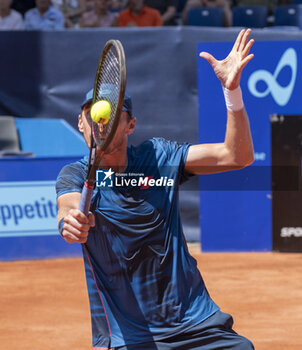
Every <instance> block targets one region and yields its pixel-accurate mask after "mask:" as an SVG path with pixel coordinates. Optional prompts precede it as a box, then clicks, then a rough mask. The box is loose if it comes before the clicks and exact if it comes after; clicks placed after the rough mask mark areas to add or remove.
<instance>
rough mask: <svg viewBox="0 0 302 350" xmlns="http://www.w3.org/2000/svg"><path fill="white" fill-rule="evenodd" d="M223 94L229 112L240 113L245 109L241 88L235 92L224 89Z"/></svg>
mask: <svg viewBox="0 0 302 350" xmlns="http://www.w3.org/2000/svg"><path fill="white" fill-rule="evenodd" d="M223 93H224V99H225V104H226V107H227V109H228V110H229V111H232V112H236V111H240V110H241V109H242V108H243V107H244V104H243V99H242V92H241V88H240V86H238V87H237V88H236V89H234V90H229V89H227V88H225V87H224V88H223Z"/></svg>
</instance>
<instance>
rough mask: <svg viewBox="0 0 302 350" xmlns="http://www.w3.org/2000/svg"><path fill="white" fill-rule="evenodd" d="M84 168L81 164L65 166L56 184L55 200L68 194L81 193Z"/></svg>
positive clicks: (84, 173)
mask: <svg viewBox="0 0 302 350" xmlns="http://www.w3.org/2000/svg"><path fill="white" fill-rule="evenodd" d="M85 175H86V167H85V164H84V163H83V162H76V163H72V164H69V165H66V166H65V167H64V168H63V169H62V170H61V171H60V173H59V175H58V178H57V182H56V192H57V198H58V197H60V196H61V195H62V194H65V193H70V192H79V193H81V192H82V188H83V185H84V181H85Z"/></svg>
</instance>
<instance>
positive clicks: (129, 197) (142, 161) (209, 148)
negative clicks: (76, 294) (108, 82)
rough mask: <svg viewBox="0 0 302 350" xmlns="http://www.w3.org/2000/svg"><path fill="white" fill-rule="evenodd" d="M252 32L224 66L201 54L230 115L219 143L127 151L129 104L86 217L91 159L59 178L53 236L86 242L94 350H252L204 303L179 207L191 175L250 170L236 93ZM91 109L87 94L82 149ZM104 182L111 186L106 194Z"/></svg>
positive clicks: (247, 136) (162, 143)
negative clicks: (83, 207) (180, 195)
mask: <svg viewBox="0 0 302 350" xmlns="http://www.w3.org/2000/svg"><path fill="white" fill-rule="evenodd" d="M250 32H251V31H250V30H242V31H241V32H240V33H239V35H238V37H237V39H236V42H235V44H234V47H233V49H232V51H231V52H230V54H229V55H228V57H227V58H226V59H224V60H222V61H218V60H216V59H215V58H214V57H213V56H212V55H210V54H209V53H205V52H202V53H201V54H200V56H201V57H202V58H204V59H206V60H207V61H208V62H209V63H210V64H211V66H212V67H213V69H214V71H215V73H216V75H217V77H218V78H219V80H220V81H221V83H222V86H223V90H224V94H225V100H226V106H227V127H226V134H225V140H224V142H223V143H217V144H200V145H190V144H178V143H176V142H171V141H166V140H164V139H161V138H152V139H150V140H148V141H146V142H144V143H142V144H141V145H139V146H137V147H133V146H131V147H128V146H127V137H128V135H130V134H131V133H132V132H133V131H134V128H135V121H136V119H135V117H134V116H133V115H132V104H131V98H130V97H129V96H128V95H126V97H125V100H124V106H123V112H122V115H121V121H120V124H119V127H118V129H117V133H116V135H115V137H114V139H113V141H112V143H111V145H110V147H109V149H107V151H106V154H105V155H104V157H103V158H102V162H101V168H100V174H101V175H104V177H103V178H102V179H103V180H106V181H103V182H102V183H101V185H102V184H103V185H104V186H103V187H101V185H100V187H98V186H96V189H95V191H94V196H93V200H92V205H91V212H90V214H89V215H88V217H86V216H85V215H84V214H83V213H81V212H80V211H79V210H78V209H77V208H78V206H79V202H80V197H81V191H82V187H83V183H84V178H85V174H86V170H87V159H86V158H84V159H82V160H80V161H78V162H76V163H73V164H70V165H67V166H65V167H64V168H63V169H62V170H61V172H60V174H59V176H58V179H57V185H56V189H57V198H58V199H57V201H58V207H59V211H58V227H59V231H60V233H61V235H62V236H63V238H64V239H65V240H66V241H67V242H69V243H74V242H77V243H85V244H84V245H83V256H84V263H85V271H86V279H87V287H88V294H89V300H90V308H91V320H92V334H93V348H94V349H109V348H112V349H115V350H126V349H136V350H143V349H144V350H150V349H159V350H167V349H179V350H186V349H203V350H214V349H234V350H235V349H236V350H251V349H254V347H253V345H252V343H251V342H250V341H249V340H248V339H246V338H244V337H242V336H240V335H238V334H237V333H236V332H235V331H234V330H233V329H232V325H233V319H232V317H231V315H229V314H225V313H223V312H221V311H220V309H219V307H218V306H217V305H216V304H215V303H214V301H213V300H212V299H211V298H210V296H209V294H208V291H207V289H206V287H205V285H204V282H203V279H202V277H201V275H200V273H199V271H198V269H197V264H196V261H195V259H193V258H192V257H191V255H190V254H189V252H188V248H187V245H186V242H185V239H184V235H183V231H182V225H181V220H180V214H179V205H178V189H179V185H180V184H181V183H182V182H184V181H185V180H186V179H188V178H189V177H190V176H191V175H193V174H204V173H216V172H220V171H228V170H231V169H234V168H236V169H239V168H243V167H246V166H248V165H249V164H251V163H252V162H253V143H252V138H251V133H250V127H249V121H248V117H247V114H246V111H245V108H244V104H243V100H242V96H241V90H240V87H239V82H240V76H241V71H242V69H243V68H244V67H245V65H246V64H247V63H248V62H249V61H250V60H251V59H252V57H253V55H251V54H249V51H250V48H251V46H252V44H253V40H249V35H250ZM91 100H92V92H91V91H90V93H88V94H87V96H86V98H85V100H84V101H83V104H82V111H81V114H80V115H79V122H78V126H79V130H80V131H81V132H82V133H83V135H84V138H85V141H86V143H87V145H89V144H90V115H89V111H90V106H91ZM112 173H115V175H113V174H112ZM108 179H111V180H112V182H110V181H109V184H108V185H107V187H106V186H105V185H106V184H107V182H108V181H107V180H108ZM127 179H128V180H129V179H131V180H135V181H131V183H130V182H127V181H126V180H127ZM151 180H153V181H151Z"/></svg>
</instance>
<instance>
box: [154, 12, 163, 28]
mask: <svg viewBox="0 0 302 350" xmlns="http://www.w3.org/2000/svg"><path fill="white" fill-rule="evenodd" d="M154 19H155V23H154V26H162V25H163V21H162V19H161V15H160V12H159V11H157V10H154Z"/></svg>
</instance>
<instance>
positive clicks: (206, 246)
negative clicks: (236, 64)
mask: <svg viewBox="0 0 302 350" xmlns="http://www.w3.org/2000/svg"><path fill="white" fill-rule="evenodd" d="M231 48H232V43H225V42H224V43H200V44H199V45H198V55H199V53H200V52H201V51H207V52H210V53H211V54H213V55H214V57H216V58H217V59H224V58H225V57H226V56H227V55H228V53H229V51H230V50H231ZM251 52H252V53H254V55H255V57H254V58H253V59H252V61H251V62H250V63H249V64H248V65H247V66H246V67H245V68H244V70H243V73H242V79H241V84H240V85H241V89H242V92H243V97H244V103H245V106H246V110H247V112H248V115H249V119H250V125H251V131H252V137H253V142H254V151H255V161H254V163H253V165H252V166H250V167H248V168H246V169H243V170H237V171H234V172H231V173H224V174H216V175H205V176H201V177H200V186H201V188H200V223H201V245H202V250H203V251H270V250H272V191H271V176H270V173H271V131H270V130H271V126H270V117H271V116H272V115H274V114H289V115H290V114H291V115H294V114H301V113H302V105H301V94H300V92H301V91H302V81H301V79H300V80H299V79H298V76H299V74H300V70H301V57H302V43H301V42H300V41H282V42H281V41H280V42H256V43H255V44H254V46H253V48H252V50H251ZM198 95H199V141H200V142H201V143H213V142H214V143H215V142H223V140H224V135H225V126H226V107H225V102H224V97H223V93H222V88H221V84H220V82H219V80H218V79H217V78H216V76H215V74H214V72H213V70H212V68H211V67H210V65H209V64H208V63H207V62H206V61H205V60H203V59H201V58H199V57H198Z"/></svg>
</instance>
